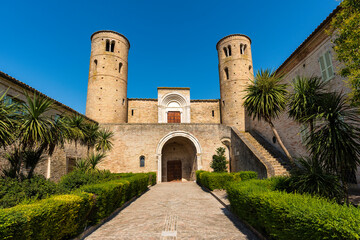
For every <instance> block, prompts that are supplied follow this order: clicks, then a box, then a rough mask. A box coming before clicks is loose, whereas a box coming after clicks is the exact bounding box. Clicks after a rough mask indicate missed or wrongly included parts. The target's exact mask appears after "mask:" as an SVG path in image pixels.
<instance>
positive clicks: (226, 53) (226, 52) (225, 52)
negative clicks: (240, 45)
mask: <svg viewBox="0 0 360 240" xmlns="http://www.w3.org/2000/svg"><path fill="white" fill-rule="evenodd" d="M223 50H224V54H225V57H227V56H228V51H227V48H226V47H224V49H223Z"/></svg>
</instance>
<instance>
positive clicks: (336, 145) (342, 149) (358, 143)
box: [308, 92, 360, 192]
mask: <svg viewBox="0 0 360 240" xmlns="http://www.w3.org/2000/svg"><path fill="white" fill-rule="evenodd" d="M318 118H319V119H320V120H321V121H318V123H317V124H316V126H315V129H314V133H313V134H312V137H311V138H310V141H309V144H308V145H309V150H310V152H311V154H312V155H313V156H314V158H316V159H319V160H320V161H321V162H322V164H323V165H324V167H325V169H326V170H327V171H328V172H330V173H334V174H336V175H337V176H339V177H340V179H341V181H342V183H343V186H344V188H345V191H346V192H347V182H348V180H349V179H348V175H349V172H350V173H351V172H355V171H356V169H357V166H358V165H359V164H360V118H359V115H358V110H357V109H356V108H354V107H352V106H350V105H349V104H348V103H347V102H346V96H345V95H344V94H343V93H335V92H332V93H328V94H326V95H325V97H324V98H323V104H322V105H321V113H320V114H319V116H318Z"/></svg>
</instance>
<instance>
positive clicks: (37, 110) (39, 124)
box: [19, 93, 54, 149]
mask: <svg viewBox="0 0 360 240" xmlns="http://www.w3.org/2000/svg"><path fill="white" fill-rule="evenodd" d="M25 95H26V99H27V104H23V112H22V114H21V117H20V121H21V124H20V129H19V138H20V144H21V145H22V149H26V148H27V147H29V148H31V147H33V146H37V145H41V146H42V148H43V149H45V148H46V147H47V146H48V145H49V144H50V143H51V142H52V134H51V130H50V129H51V128H52V127H53V126H54V123H53V121H52V119H51V116H50V114H49V111H50V110H52V109H53V101H51V100H50V99H46V98H42V97H40V96H38V95H37V94H34V96H33V97H32V98H31V97H30V96H29V95H28V94H27V93H25Z"/></svg>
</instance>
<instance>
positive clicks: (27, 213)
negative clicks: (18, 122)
mask: <svg viewBox="0 0 360 240" xmlns="http://www.w3.org/2000/svg"><path fill="white" fill-rule="evenodd" d="M154 178H155V179H156V174H154V173H139V174H132V175H131V176H127V177H123V178H120V179H116V180H111V181H108V182H102V183H97V184H90V185H84V186H82V187H81V188H79V189H77V190H75V191H73V192H72V194H69V195H58V196H52V197H50V198H47V199H44V200H41V201H38V202H36V203H34V204H27V205H18V206H15V207H12V208H7V209H0V239H40V240H42V239H69V238H71V237H74V236H76V235H78V234H79V233H81V232H82V231H83V230H84V228H85V227H86V226H88V225H92V224H95V223H97V222H99V221H100V220H101V219H103V218H105V217H107V216H109V215H110V214H111V213H112V212H113V211H114V210H115V209H117V208H118V207H121V206H122V205H123V204H124V203H125V202H126V201H128V200H130V199H131V198H133V197H135V196H139V195H140V194H142V193H143V192H144V191H146V189H147V187H148V185H149V182H151V183H153V179H154Z"/></svg>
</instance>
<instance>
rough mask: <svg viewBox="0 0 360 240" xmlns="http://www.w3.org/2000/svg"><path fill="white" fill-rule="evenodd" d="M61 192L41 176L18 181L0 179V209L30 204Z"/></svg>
mask: <svg viewBox="0 0 360 240" xmlns="http://www.w3.org/2000/svg"><path fill="white" fill-rule="evenodd" d="M60 193H62V190H61V189H60V188H59V187H58V186H57V185H56V183H54V182H52V181H50V180H47V179H45V177H43V176H34V177H32V178H31V179H25V180H23V181H21V182H20V181H19V180H18V179H14V178H4V179H0V208H9V207H13V206H16V205H17V204H19V203H21V202H24V201H26V202H31V201H35V200H40V199H44V198H47V197H48V196H50V195H54V194H60Z"/></svg>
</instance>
